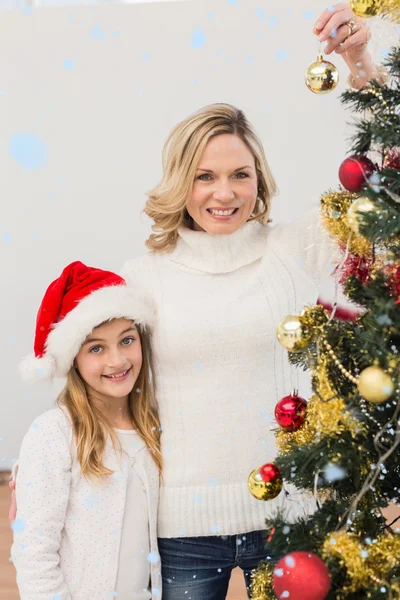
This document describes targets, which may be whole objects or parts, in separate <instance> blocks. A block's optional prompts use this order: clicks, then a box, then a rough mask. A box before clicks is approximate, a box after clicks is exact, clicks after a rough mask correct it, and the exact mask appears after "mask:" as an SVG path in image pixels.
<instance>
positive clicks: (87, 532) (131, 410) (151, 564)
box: [12, 262, 161, 600]
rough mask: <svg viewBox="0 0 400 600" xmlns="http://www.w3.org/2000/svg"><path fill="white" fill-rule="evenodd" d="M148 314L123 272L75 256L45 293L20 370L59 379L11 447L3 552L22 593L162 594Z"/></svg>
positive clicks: (134, 599) (35, 598)
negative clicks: (9, 530)
mask: <svg viewBox="0 0 400 600" xmlns="http://www.w3.org/2000/svg"><path fill="white" fill-rule="evenodd" d="M151 317H152V315H151V310H150V308H149V307H148V306H147V305H146V304H145V303H144V302H143V300H142V299H140V298H139V297H138V296H137V295H136V294H135V292H134V291H133V290H132V288H127V286H126V285H125V281H124V280H123V279H122V278H121V277H119V276H117V275H115V274H114V273H110V272H107V271H101V270H99V269H94V268H91V267H87V266H85V265H83V264H82V263H80V262H74V263H72V264H70V265H68V266H67V267H66V268H65V269H64V271H63V272H62V274H61V276H60V277H59V278H58V279H56V280H55V281H54V282H53V283H52V284H51V285H50V287H49V288H48V290H47V291H46V294H45V296H44V299H43V301H42V304H41V307H40V309H39V313H38V317H37V324H36V335H35V345H34V349H35V356H34V357H28V359H25V361H24V362H23V365H22V371H23V374H24V375H25V377H27V376H28V377H29V376H33V378H35V379H38V378H40V379H47V378H52V377H53V376H56V377H63V376H66V378H67V381H66V385H65V387H64V389H63V390H62V392H61V394H60V396H59V397H58V399H57V407H56V408H54V409H52V410H49V411H48V412H46V413H44V414H42V415H41V416H40V417H38V418H37V419H36V420H35V421H34V423H33V425H32V426H31V427H30V429H29V431H28V433H27V434H26V436H25V438H24V440H23V443H22V448H21V452H20V458H19V463H18V475H17V479H18V482H17V486H16V494H17V516H16V520H15V521H14V522H13V530H14V543H13V546H12V558H13V561H14V564H15V567H16V570H17V583H18V587H19V591H20V597H21V600H107V599H110V598H115V597H117V598H118V600H128V599H129V600H147V599H150V598H151V599H153V600H160V598H161V576H160V564H159V557H158V550H157V537H156V520H157V508H158V487H159V472H160V470H161V454H160V439H159V438H160V427H159V421H158V416H157V412H156V410H155V407H154V404H153V394H152V391H151V370H150V358H149V353H148V348H147V343H146V337H145V334H144V331H143V326H144V325H148V324H149V323H150V322H151Z"/></svg>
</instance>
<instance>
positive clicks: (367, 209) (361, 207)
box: [347, 196, 379, 235]
mask: <svg viewBox="0 0 400 600" xmlns="http://www.w3.org/2000/svg"><path fill="white" fill-rule="evenodd" d="M371 213H376V214H379V211H378V207H377V206H376V204H375V203H374V202H372V200H370V199H369V198H366V197H365V196H360V197H359V198H357V199H356V200H354V202H352V204H351V205H350V206H349V210H348V211H347V221H348V224H349V227H350V229H351V230H352V231H353V233H356V234H357V235H358V234H359V227H360V223H362V221H363V215H365V214H371Z"/></svg>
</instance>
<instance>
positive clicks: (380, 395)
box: [357, 365, 394, 404]
mask: <svg viewBox="0 0 400 600" xmlns="http://www.w3.org/2000/svg"><path fill="white" fill-rule="evenodd" d="M357 387H358V391H359V392H360V394H361V396H362V397H363V398H365V400H368V402H374V404H380V403H381V402H385V400H387V399H388V398H390V396H391V395H392V394H393V392H394V384H393V381H392V378H391V377H390V375H388V374H387V373H385V371H383V369H381V368H380V367H378V366H376V365H372V366H371V367H367V368H366V369H364V370H363V371H361V373H360V375H359V377H358V382H357Z"/></svg>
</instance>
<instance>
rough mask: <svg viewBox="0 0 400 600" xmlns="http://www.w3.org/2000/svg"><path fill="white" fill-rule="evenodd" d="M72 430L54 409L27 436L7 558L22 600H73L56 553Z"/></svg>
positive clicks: (66, 495)
mask: <svg viewBox="0 0 400 600" xmlns="http://www.w3.org/2000/svg"><path fill="white" fill-rule="evenodd" d="M71 439H72V429H71V426H70V425H69V424H68V422H67V420H66V417H64V416H63V415H62V413H61V411H59V410H58V409H54V410H52V411H48V412H47V413H44V414H43V415H41V417H39V418H38V419H36V420H35V421H34V423H33V424H32V425H31V427H30V429H29V431H28V433H27V434H26V435H25V437H24V439H23V442H22V446H21V451H20V456H19V463H18V474H17V486H16V495H17V517H16V519H15V521H14V522H13V524H12V527H13V531H14V543H13V546H12V548H11V556H12V559H13V562H14V565H15V567H16V570H17V584H18V588H19V593H20V598H21V600H49V599H50V598H51V599H53V600H54V599H57V600H71V595H70V593H69V591H68V588H67V585H66V583H65V580H64V576H63V573H62V571H61V569H60V564H59V563H60V556H59V549H60V544H61V532H62V529H63V527H64V523H65V516H66V511H67V506H68V499H69V492H70V481H71V466H72V458H71Z"/></svg>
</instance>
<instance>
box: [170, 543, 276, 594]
mask: <svg viewBox="0 0 400 600" xmlns="http://www.w3.org/2000/svg"><path fill="white" fill-rule="evenodd" d="M158 544H159V553H160V556H161V569H162V579H163V593H162V599H163V600H224V599H225V598H226V594H227V591H228V585H229V579H230V576H231V571H232V569H233V568H234V567H240V568H241V569H242V570H243V571H244V577H245V581H246V587H247V588H248V587H249V585H250V574H251V571H252V569H255V568H256V567H257V566H258V564H259V562H260V561H261V560H263V559H265V558H266V557H267V556H269V555H268V552H267V550H266V549H265V532H264V531H252V532H250V533H243V534H240V535H229V536H207V537H191V538H159V540H158Z"/></svg>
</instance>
